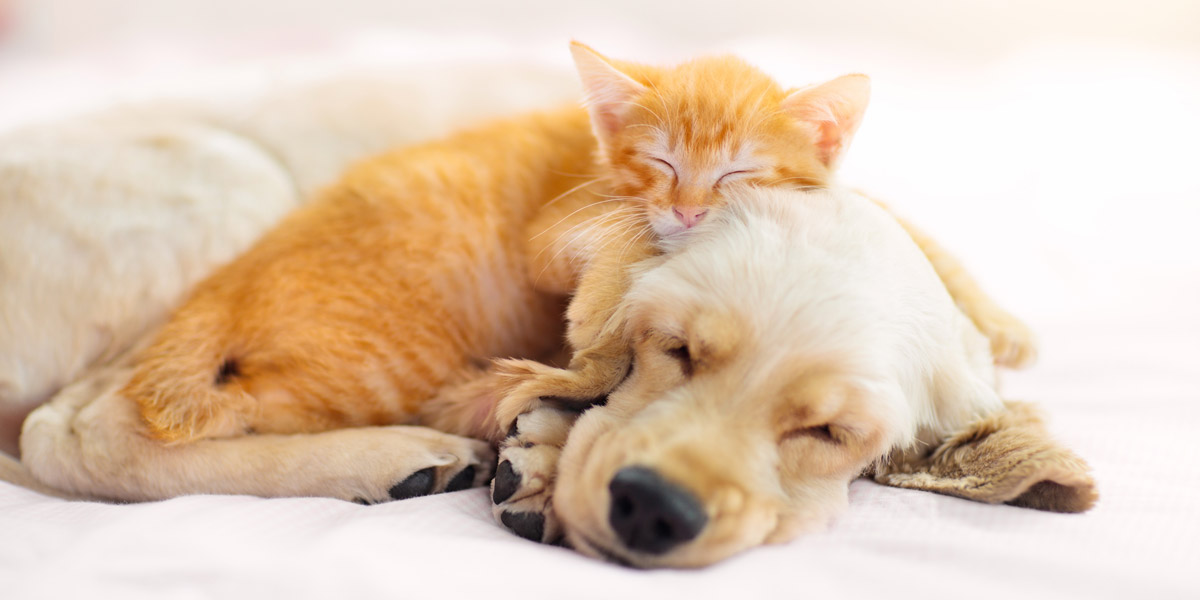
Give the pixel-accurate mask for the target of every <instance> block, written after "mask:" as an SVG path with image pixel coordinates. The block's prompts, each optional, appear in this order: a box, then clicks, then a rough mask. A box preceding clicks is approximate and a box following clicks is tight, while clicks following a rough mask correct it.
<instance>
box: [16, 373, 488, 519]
mask: <svg viewBox="0 0 1200 600" xmlns="http://www.w3.org/2000/svg"><path fill="white" fill-rule="evenodd" d="M130 375H131V369H129V368H124V367H122V368H106V369H101V370H98V371H94V372H93V373H91V374H90V375H89V376H87V377H85V378H84V379H83V380H81V381H79V382H77V383H76V384H73V385H71V386H69V387H68V388H66V389H65V390H63V391H62V392H61V393H60V394H59V395H58V396H56V397H55V398H54V399H53V400H52V401H51V402H50V403H48V404H46V405H44V406H42V407H41V408H39V409H38V410H36V411H34V413H33V414H32V415H31V416H30V417H29V419H28V420H27V421H26V422H25V427H24V431H23V432H22V437H21V446H22V458H23V461H24V463H25V465H26V466H27V467H28V468H29V470H30V472H31V473H32V474H33V476H34V477H36V478H37V479H38V480H39V481H42V482H43V483H45V484H47V485H49V486H51V487H54V488H57V489H60V490H64V491H66V492H69V493H72V494H77V495H81V496H88V497H95V498H102V499H110V500H125V501H143V500H158V499H165V498H170V497H174V496H179V495H184V494H246V495H254V496H263V497H281V496H324V497H330V498H339V499H342V500H349V501H358V502H362V503H376V502H386V501H389V500H395V499H403V498H408V497H412V496H419V495H424V494H429V493H434V492H439V491H451V490H456V489H462V488H466V487H471V486H479V485H483V484H484V483H486V482H487V480H488V479H489V478H490V477H491V465H492V464H493V462H492V461H493V457H494V453H493V452H492V450H491V448H490V447H489V445H488V444H487V443H486V442H482V441H479V440H473V439H468V438H464V437H459V436H455V435H450V434H447V433H443V432H440V431H435V430H432V429H428V428H425V427H413V426H393V427H363V428H357V429H341V430H335V431H328V432H324V433H316V434H297V435H245V436H239V437H232V438H221V439H204V440H197V441H193V442H185V443H177V444H169V443H164V442H161V441H159V440H156V439H154V438H152V437H150V436H149V435H148V434H147V432H146V426H145V424H144V423H143V422H142V421H141V418H140V415H139V414H138V410H137V406H136V405H135V403H134V402H132V401H130V400H129V399H127V398H125V397H123V396H121V395H120V394H119V393H118V392H119V390H120V389H121V387H122V386H124V385H125V383H126V382H127V380H128V379H129V377H130Z"/></svg>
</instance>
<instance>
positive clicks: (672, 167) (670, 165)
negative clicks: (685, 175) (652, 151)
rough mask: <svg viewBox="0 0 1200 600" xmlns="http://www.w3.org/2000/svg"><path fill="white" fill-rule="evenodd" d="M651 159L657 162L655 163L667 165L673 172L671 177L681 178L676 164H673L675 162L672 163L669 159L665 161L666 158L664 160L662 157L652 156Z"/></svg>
mask: <svg viewBox="0 0 1200 600" xmlns="http://www.w3.org/2000/svg"><path fill="white" fill-rule="evenodd" d="M650 160H651V161H653V162H655V163H657V164H659V165H661V166H664V167H666V168H667V170H668V171H670V172H671V177H674V178H676V179H678V178H679V173H678V172H677V171H676V170H675V165H673V164H671V163H669V162H667V161H665V160H663V159H661V158H656V157H650Z"/></svg>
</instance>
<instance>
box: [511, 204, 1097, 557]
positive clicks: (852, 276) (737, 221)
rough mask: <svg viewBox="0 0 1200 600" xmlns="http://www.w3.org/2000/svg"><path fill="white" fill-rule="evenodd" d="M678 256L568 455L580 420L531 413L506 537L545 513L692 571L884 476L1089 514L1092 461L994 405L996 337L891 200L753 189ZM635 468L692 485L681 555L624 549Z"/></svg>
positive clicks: (666, 257) (641, 268)
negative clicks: (616, 518) (944, 278)
mask: <svg viewBox="0 0 1200 600" xmlns="http://www.w3.org/2000/svg"><path fill="white" fill-rule="evenodd" d="M666 243H667V246H666V247H665V248H664V253H663V254H662V255H661V256H657V257H653V258H649V259H646V260H644V261H642V262H640V263H638V264H637V265H635V266H634V267H632V279H633V285H632V287H631V289H630V291H629V292H628V293H627V294H626V296H625V297H624V298H623V299H622V300H621V302H620V306H619V309H618V310H617V311H616V313H615V316H614V317H613V319H614V320H615V322H610V323H609V324H608V325H607V326H605V327H604V328H603V329H604V330H606V331H609V332H612V333H610V335H620V336H622V339H625V340H627V341H628V346H629V352H630V353H631V354H632V365H633V367H632V370H631V371H630V373H629V374H628V377H627V378H626V379H624V381H622V382H621V383H620V384H619V385H618V386H617V387H616V389H615V390H614V391H613V392H612V393H611V394H610V395H609V396H608V400H607V403H605V404H603V405H601V406H596V407H593V408H591V409H589V410H588V411H587V412H585V413H584V414H583V416H582V417H580V418H579V419H578V421H577V422H575V423H574V426H573V428H571V429H570V434H569V436H568V437H567V441H566V444H565V445H563V446H562V450H561V455H559V454H557V453H556V452H555V450H556V449H557V447H558V444H556V443H554V442H547V441H539V440H553V439H555V436H554V435H552V434H553V433H554V432H553V431H546V427H547V424H554V423H558V422H560V421H562V420H561V419H559V420H558V421H555V420H546V419H542V420H540V421H539V420H537V419H533V418H532V417H531V415H535V414H537V413H539V412H546V411H555V410H556V409H555V408H554V407H553V406H551V405H545V406H541V407H540V408H535V409H534V410H533V412H531V413H529V414H528V415H523V416H522V417H521V418H520V419H518V422H517V428H516V429H517V431H516V435H514V436H513V437H511V438H509V440H506V441H505V443H504V444H503V445H502V446H501V453H500V459H501V461H509V462H510V463H511V464H512V465H513V466H514V471H515V472H517V473H520V474H521V476H520V481H519V483H516V484H514V483H511V482H510V483H509V484H508V487H510V488H513V487H514V485H515V489H513V490H512V491H508V490H507V489H506V490H505V493H504V494H502V495H501V496H502V497H501V498H500V499H499V502H497V507H496V509H495V511H494V512H495V513H496V515H497V516H498V517H499V518H500V519H501V521H502V522H504V521H505V519H504V517H505V516H508V518H509V520H510V521H513V522H516V521H515V520H514V518H513V516H512V515H513V514H520V513H522V512H524V513H529V512H535V513H539V514H540V515H541V517H542V518H543V522H542V523H543V524H542V526H541V527H539V528H538V529H537V530H536V531H527V532H526V533H529V534H540V536H541V537H543V539H545V540H546V541H550V540H552V539H553V537H554V536H555V535H557V532H559V531H564V532H565V535H566V538H567V540H568V541H569V542H570V543H571V544H572V545H573V546H574V547H576V548H578V549H580V550H581V551H583V552H585V553H587V554H591V555H593V556H597V557H601V558H607V559H611V560H615V561H618V562H623V563H628V564H632V565H636V566H643V567H655V566H673V567H680V566H700V565H706V564H711V563H713V562H716V561H718V560H721V559H723V558H725V557H728V556H730V555H732V554H734V553H736V552H739V551H741V550H745V549H747V548H750V547H753V546H756V545H759V544H763V543H774V542H780V541H785V540H788V539H791V538H792V537H794V536H796V535H797V534H799V533H802V532H805V531H811V530H814V529H819V528H822V527H824V526H825V525H826V524H827V523H828V522H829V520H830V519H831V518H832V517H834V516H835V515H837V514H838V513H839V512H840V511H841V510H843V509H844V508H845V507H846V505H847V490H848V484H849V483H850V481H851V480H853V479H854V478H856V477H859V476H861V475H863V474H869V473H874V474H875V475H876V477H877V480H878V481H880V482H881V483H887V484H890V485H902V486H904V487H913V488H918V489H930V490H934V491H938V492H942V493H953V494H955V495H962V496H964V497H969V498H972V499H976V500H982V501H986V502H1012V503H1017V504H1023V505H1027V506H1036V507H1039V508H1046V509H1050V510H1086V509H1087V508H1088V507H1090V506H1091V502H1092V501H1093V500H1094V497H1095V496H1094V491H1093V490H1092V487H1091V486H1092V484H1091V479H1090V477H1089V476H1088V475H1087V467H1086V464H1085V463H1083V462H1082V461H1081V460H1078V458H1077V457H1074V456H1073V455H1071V454H1070V453H1069V452H1067V451H1065V450H1063V449H1061V448H1060V447H1058V446H1057V445H1056V444H1054V443H1053V442H1052V441H1050V440H1049V439H1048V437H1047V434H1046V432H1045V430H1044V429H1043V428H1041V426H1040V422H1038V421H1037V420H1036V418H1034V417H1024V416H1022V417H1017V416H1010V414H1011V415H1015V414H1016V413H1012V412H1011V411H1015V410H1025V409H1022V408H1019V407H1020V405H1014V404H1010V405H1008V406H1007V407H1006V405H1005V404H1004V403H1003V402H1002V401H1001V400H1000V398H999V397H998V396H997V394H996V391H995V388H994V381H993V377H994V371H993V369H994V367H993V361H992V355H991V350H990V348H989V345H988V342H987V340H986V338H985V337H984V336H983V335H982V334H981V333H980V332H979V331H978V330H977V329H976V327H975V326H974V325H973V324H972V323H971V322H970V321H969V320H968V319H967V318H966V317H965V316H964V315H963V313H962V312H961V311H960V310H959V309H958V308H957V307H956V306H955V304H954V302H953V301H952V300H951V298H950V296H949V294H948V293H947V291H946V287H945V286H944V285H943V283H942V282H941V280H939V278H938V277H937V274H936V273H935V272H934V270H933V268H932V266H931V265H930V263H929V261H928V260H927V259H926V258H925V256H924V254H922V253H921V252H920V250H919V249H918V247H917V245H916V244H915V243H914V241H913V239H912V237H911V236H910V235H908V234H907V233H906V232H905V231H904V229H903V228H902V227H901V226H900V225H899V224H898V223H897V222H896V220H895V218H894V217H892V216H891V215H889V214H888V213H887V212H886V211H885V210H884V209H883V208H881V207H880V206H878V205H877V204H875V203H873V202H871V201H869V200H868V199H866V198H864V197H861V196H859V195H856V194H853V193H851V192H848V191H846V190H822V191H810V192H800V191H785V190H762V189H745V190H742V191H741V192H740V193H739V197H737V198H735V199H734V200H733V201H731V202H730V204H729V206H728V207H727V208H725V209H723V211H722V212H720V213H718V215H716V217H715V218H713V219H710V221H708V222H706V223H704V224H702V225H701V226H700V227H697V228H696V229H695V230H694V231H693V232H691V233H689V234H688V235H686V236H685V237H682V238H674V239H672V240H670V241H669V242H666ZM575 301H577V302H578V301H586V299H580V298H577V299H576V300H575ZM512 372H513V376H514V377H515V378H518V379H519V378H520V376H519V375H518V374H517V373H518V371H517V370H515V369H514V370H513V371H512ZM525 372H526V373H527V374H528V375H526V376H525V377H536V376H537V373H538V370H537V369H534V368H529V369H527V370H526V371H525ZM513 383H520V382H519V381H514V382H513ZM547 392H548V393H550V394H551V395H553V394H554V390H552V389H551V390H547ZM510 401H512V402H521V401H522V397H521V395H520V394H519V393H513V394H511V395H510V396H508V397H506V398H505V400H504V401H503V402H510ZM1014 407H1018V408H1014ZM563 426H564V427H565V426H570V423H569V422H568V423H567V425H563ZM526 430H528V431H526ZM985 439H987V440H990V441H987V442H985V443H984V445H983V446H980V447H979V448H975V449H973V448H971V447H969V446H972V445H973V444H977V443H978V442H980V441H981V440H985ZM511 440H516V442H517V443H513V442H511ZM1016 440H1019V442H1015V441H1016ZM1014 444H1018V445H1017V446H1014ZM544 445H549V446H551V448H544V447H543V446H544ZM935 449H936V453H935V454H934V455H933V456H932V457H931V456H930V453H931V452H933V451H934V450H935ZM1026 449H1028V450H1029V451H1026ZM546 456H555V457H556V458H557V464H553V463H550V462H548V461H546V460H545V459H544V457H546ZM502 464H503V462H502ZM627 467H637V468H638V469H642V470H650V471H652V472H653V473H655V474H656V476H658V477H661V478H662V479H664V480H665V481H668V482H670V483H671V484H673V485H674V486H676V487H677V488H678V489H682V490H686V493H687V494H688V495H689V496H693V497H694V498H695V500H696V502H697V505H698V506H702V507H703V512H704V515H705V517H706V521H705V525H704V526H703V529H701V530H699V531H698V533H696V535H695V537H688V538H685V539H683V540H682V541H673V542H672V544H674V545H672V546H669V550H668V551H664V550H663V549H662V548H661V547H659V548H658V549H657V550H654V551H647V550H645V549H644V548H642V547H638V546H636V545H634V544H632V543H631V541H630V540H633V539H643V540H644V539H646V538H645V535H649V534H643V533H637V532H636V531H635V532H634V533H633V534H632V535H633V537H632V538H628V539H627V538H626V537H622V536H629V535H631V533H630V531H625V532H624V533H619V532H618V531H617V530H616V528H615V525H613V524H612V523H613V521H612V519H613V516H612V515H614V514H617V513H615V512H614V510H616V509H614V506H618V504H614V503H615V502H616V500H614V498H613V497H612V496H613V495H614V494H616V492H615V491H611V490H612V489H614V488H612V487H611V486H612V485H615V482H616V481H617V479H616V475H617V474H618V472H620V471H622V470H623V469H626V468H627ZM964 474H969V477H967V476H966V475H964ZM497 482H499V477H498V478H497ZM551 483H552V484H553V485H551ZM497 485H499V483H497ZM1031 494H1032V495H1031ZM510 498H511V499H510ZM626 502H627V503H626V507H627V508H625V509H623V510H625V511H631V510H633V509H631V508H628V507H629V506H631V505H629V504H628V500H627V499H626ZM543 506H544V507H545V508H542V507H543ZM627 514H632V513H627ZM530 519H531V517H528V516H526V517H524V518H523V520H524V521H525V522H529V521H530ZM662 519H666V521H663V520H662ZM669 521H670V517H660V521H659V522H658V524H656V525H655V526H656V527H659V526H661V527H664V529H663V531H670V530H671V526H670V525H662V523H664V522H669ZM523 535H524V534H523ZM661 535H665V534H661Z"/></svg>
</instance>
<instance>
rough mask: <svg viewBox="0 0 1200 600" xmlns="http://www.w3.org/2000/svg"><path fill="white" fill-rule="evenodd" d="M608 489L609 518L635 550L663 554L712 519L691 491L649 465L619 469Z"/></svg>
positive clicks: (694, 535) (701, 528)
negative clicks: (610, 505)
mask: <svg viewBox="0 0 1200 600" xmlns="http://www.w3.org/2000/svg"><path fill="white" fill-rule="evenodd" d="M608 491H609V495H610V496H611V501H612V507H611V508H610V509H609V513H608V522H609V524H610V525H611V526H612V528H613V531H614V532H616V534H617V537H619V538H620V539H621V541H622V542H624V543H625V546H626V547H628V548H629V549H631V550H636V551H638V552H646V553H649V554H662V553H664V552H666V551H668V550H670V549H672V548H674V547H676V546H678V545H680V544H682V543H684V542H687V541H689V540H691V539H693V538H695V537H696V536H697V535H699V534H700V532H701V531H703V530H704V526H705V524H706V523H707V522H708V515H706V514H705V513H704V507H703V506H702V505H701V504H700V501H699V500H697V499H696V497H695V496H693V495H692V493H691V492H689V491H687V490H685V489H683V488H682V487H679V486H678V485H675V484H674V483H671V482H669V481H667V480H666V479H663V478H662V476H660V475H659V474H658V473H657V472H655V471H654V470H652V469H648V468H646V467H625V468H623V469H621V470H620V471H617V474H616V475H615V476H613V478H612V481H611V482H610V483H609V484H608Z"/></svg>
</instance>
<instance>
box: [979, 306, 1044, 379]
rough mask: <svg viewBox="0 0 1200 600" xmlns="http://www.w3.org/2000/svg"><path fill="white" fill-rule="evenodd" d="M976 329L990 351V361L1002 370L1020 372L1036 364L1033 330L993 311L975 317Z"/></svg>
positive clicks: (1007, 315)
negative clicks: (1007, 369)
mask: <svg viewBox="0 0 1200 600" xmlns="http://www.w3.org/2000/svg"><path fill="white" fill-rule="evenodd" d="M975 325H976V326H977V327H979V331H981V332H982V333H983V334H984V335H985V336H987V338H988V341H989V342H990V343H991V347H992V360H994V361H995V363H996V364H997V365H999V366H1002V367H1008V368H1011V369H1020V368H1024V367H1028V366H1029V365H1032V364H1033V363H1034V362H1035V361H1037V355H1038V349H1037V337H1036V336H1034V334H1033V330H1031V329H1030V328H1029V326H1027V325H1025V323H1023V322H1021V320H1020V319H1017V318H1016V317H1014V316H1012V315H1011V314H1009V313H1008V312H1006V311H1004V310H1002V309H999V308H994V309H992V310H989V311H987V312H985V313H982V314H980V315H978V316H977V318H976V320H975Z"/></svg>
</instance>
